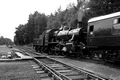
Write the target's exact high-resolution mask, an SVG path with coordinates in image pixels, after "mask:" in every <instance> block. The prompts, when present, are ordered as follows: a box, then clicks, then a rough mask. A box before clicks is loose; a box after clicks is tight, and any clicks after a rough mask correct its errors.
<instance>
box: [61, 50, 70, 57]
mask: <svg viewBox="0 0 120 80" xmlns="http://www.w3.org/2000/svg"><path fill="white" fill-rule="evenodd" d="M61 54H62V56H69V54H68V52H63V51H62V52H61Z"/></svg>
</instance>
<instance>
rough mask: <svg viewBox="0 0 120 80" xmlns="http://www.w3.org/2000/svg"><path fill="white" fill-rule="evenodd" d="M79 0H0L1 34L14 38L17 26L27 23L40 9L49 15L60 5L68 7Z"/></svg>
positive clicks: (63, 7) (64, 7)
mask: <svg viewBox="0 0 120 80" xmlns="http://www.w3.org/2000/svg"><path fill="white" fill-rule="evenodd" d="M73 2H74V3H75V4H76V3H77V0H0V36H3V37H5V38H10V39H11V40H13V39H14V36H15V34H14V32H15V28H16V27H18V26H19V24H25V23H27V20H28V17H29V15H30V14H31V13H32V14H33V13H34V12H35V11H38V12H40V13H45V14H46V15H49V14H51V13H54V12H55V11H56V10H57V9H58V8H59V7H60V6H61V8H62V10H64V9H66V7H67V5H68V4H69V3H73Z"/></svg>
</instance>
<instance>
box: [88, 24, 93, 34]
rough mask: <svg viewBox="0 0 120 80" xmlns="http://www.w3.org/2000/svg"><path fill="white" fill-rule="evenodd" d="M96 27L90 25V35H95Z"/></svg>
mask: <svg viewBox="0 0 120 80" xmlns="http://www.w3.org/2000/svg"><path fill="white" fill-rule="evenodd" d="M93 30H94V25H90V28H89V32H90V35H93Z"/></svg>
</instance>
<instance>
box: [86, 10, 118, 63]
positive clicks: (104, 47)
mask: <svg viewBox="0 0 120 80" xmlns="http://www.w3.org/2000/svg"><path fill="white" fill-rule="evenodd" d="M87 47H88V48H89V50H97V52H96V53H95V52H92V53H95V55H99V57H102V56H103V57H105V59H106V60H112V61H117V60H118V61H119V60H120V12H116V13H112V14H108V15H105V16H100V17H95V18H92V19H90V20H89V21H88V31H87ZM95 55H94V56H95Z"/></svg>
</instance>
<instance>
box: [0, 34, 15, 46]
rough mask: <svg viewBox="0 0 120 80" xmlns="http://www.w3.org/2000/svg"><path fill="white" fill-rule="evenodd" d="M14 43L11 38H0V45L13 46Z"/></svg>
mask: <svg viewBox="0 0 120 80" xmlns="http://www.w3.org/2000/svg"><path fill="white" fill-rule="evenodd" d="M12 44H13V42H12V40H11V39H9V38H4V37H3V36H1V37H0V45H12Z"/></svg>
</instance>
